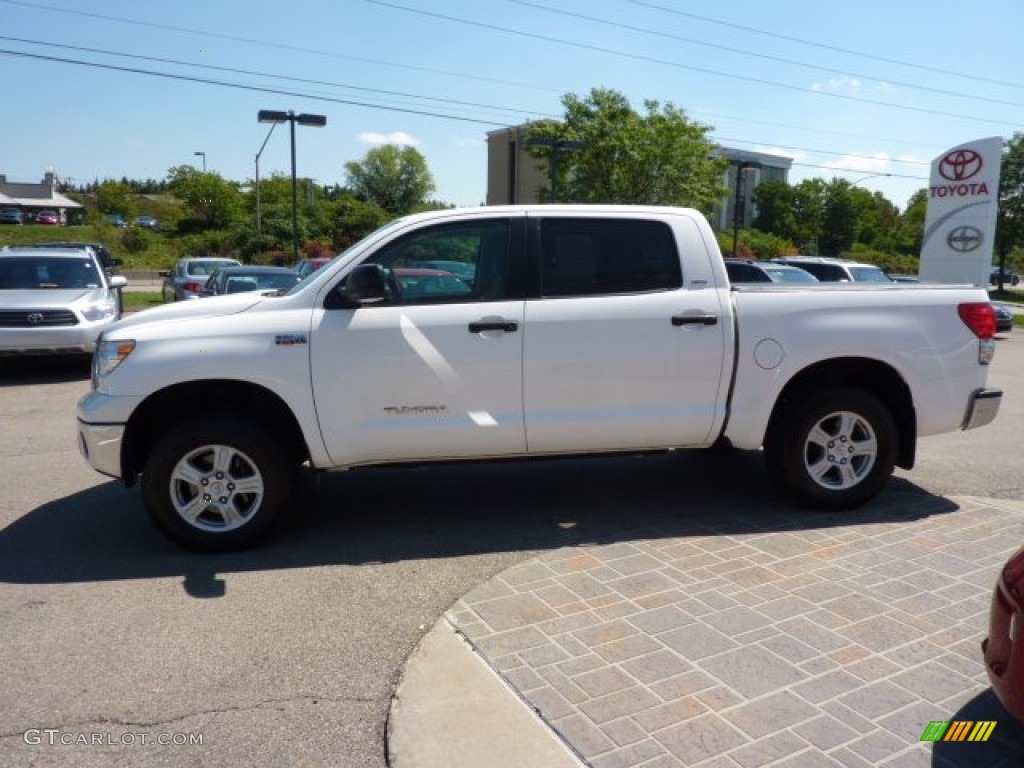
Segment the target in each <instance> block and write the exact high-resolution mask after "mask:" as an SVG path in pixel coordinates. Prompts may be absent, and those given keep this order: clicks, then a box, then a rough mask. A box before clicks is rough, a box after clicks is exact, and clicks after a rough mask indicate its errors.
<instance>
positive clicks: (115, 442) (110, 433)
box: [78, 420, 124, 478]
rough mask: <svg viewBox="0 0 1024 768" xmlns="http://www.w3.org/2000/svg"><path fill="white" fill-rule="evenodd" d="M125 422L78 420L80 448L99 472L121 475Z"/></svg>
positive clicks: (84, 456)
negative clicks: (94, 422)
mask: <svg viewBox="0 0 1024 768" xmlns="http://www.w3.org/2000/svg"><path fill="white" fill-rule="evenodd" d="M123 438H124V424H87V423H86V422H84V421H81V420H79V422H78V450H79V451H81V453H82V456H83V458H84V459H85V460H86V461H87V462H88V463H89V466H91V467H92V468H93V469H95V470H96V471H97V472H101V473H102V474H104V475H109V476H110V477H117V478H120V477H121V441H122V440H123Z"/></svg>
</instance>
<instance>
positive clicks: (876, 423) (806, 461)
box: [764, 387, 899, 509]
mask: <svg viewBox="0 0 1024 768" xmlns="http://www.w3.org/2000/svg"><path fill="white" fill-rule="evenodd" d="M898 440H899V435H898V431H897V429H896V423H895V421H894V420H893V417H892V413H891V412H890V411H889V409H888V408H887V407H886V406H885V405H884V404H883V403H882V402H881V401H880V400H879V399H878V398H877V397H875V396H874V395H872V394H870V393H868V392H865V391H863V390H860V389H854V388H848V387H843V388H836V389H830V390H826V391H823V392H820V393H818V394H813V395H811V396H809V397H804V398H797V401H796V402H794V403H792V404H791V405H789V406H787V407H785V408H784V409H783V410H782V411H781V412H780V413H779V414H778V415H777V417H776V418H775V419H774V420H773V422H772V425H771V428H770V429H769V433H768V437H767V438H766V440H765V444H764V453H765V460H766V461H767V464H768V470H769V472H770V474H771V475H772V477H773V479H775V480H777V481H780V482H781V483H782V484H783V485H784V486H785V487H786V489H787V490H789V491H790V493H792V494H793V495H794V496H796V497H797V498H798V499H799V500H800V501H801V502H803V503H804V504H807V505H810V506H813V507H817V508H819V509H850V508H851V507H856V506H859V505H861V504H863V503H864V502H866V501H868V500H869V499H871V498H873V497H874V496H876V495H877V494H878V492H879V491H881V490H882V487H883V486H884V485H885V484H886V482H887V481H888V480H889V478H890V477H891V476H892V472H893V468H894V467H895V465H896V451H897V444H898Z"/></svg>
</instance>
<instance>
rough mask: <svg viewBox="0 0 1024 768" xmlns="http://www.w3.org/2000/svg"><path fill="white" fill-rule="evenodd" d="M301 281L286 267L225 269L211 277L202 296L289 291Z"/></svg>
mask: <svg viewBox="0 0 1024 768" xmlns="http://www.w3.org/2000/svg"><path fill="white" fill-rule="evenodd" d="M301 279H302V278H300V277H299V275H298V273H297V272H296V271H295V270H294V269H288V268H286V267H223V268H222V269H218V270H217V271H216V272H214V273H213V274H212V275H210V279H209V280H208V281H207V282H206V287H205V288H203V290H202V291H201V292H200V295H202V296H223V295H224V294H226V293H248V292H249V291H287V290H288V289H289V288H291V287H292V286H293V285H295V284H296V283H297V282H299V280H301Z"/></svg>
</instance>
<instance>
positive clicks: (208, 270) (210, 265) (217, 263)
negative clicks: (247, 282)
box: [185, 259, 242, 275]
mask: <svg viewBox="0 0 1024 768" xmlns="http://www.w3.org/2000/svg"><path fill="white" fill-rule="evenodd" d="M240 266H242V265H241V264H240V263H239V262H237V261H232V260H229V259H203V260H202V261H189V262H187V266H186V267H185V269H186V270H187V271H188V274H190V275H212V274H213V273H214V272H216V271H217V270H218V269H222V268H224V267H240Z"/></svg>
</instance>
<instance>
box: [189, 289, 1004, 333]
mask: <svg viewBox="0 0 1024 768" xmlns="http://www.w3.org/2000/svg"><path fill="white" fill-rule="evenodd" d="M183 287H184V289H185V290H186V291H188V292H189V293H199V292H200V291H201V290H203V284H202V283H185V285H184V286H183ZM992 317H993V320H992V328H993V331H992V332H993V333H995V322H996V321H995V315H993V316H992Z"/></svg>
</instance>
